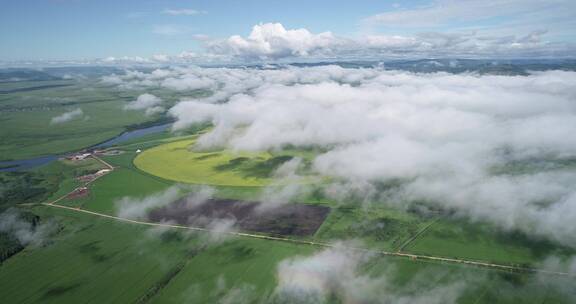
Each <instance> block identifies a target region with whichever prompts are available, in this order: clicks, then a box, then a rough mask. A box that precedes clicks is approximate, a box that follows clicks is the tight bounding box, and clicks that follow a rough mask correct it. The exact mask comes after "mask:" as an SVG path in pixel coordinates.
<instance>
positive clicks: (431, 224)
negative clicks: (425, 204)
mask: <svg viewBox="0 0 576 304" xmlns="http://www.w3.org/2000/svg"><path fill="white" fill-rule="evenodd" d="M439 220H440V218H439V217H438V218H436V219H435V220H433V221H432V222H430V223H428V224H426V226H424V227H423V228H422V229H420V231H418V232H416V234H414V235H413V236H412V237H410V238H409V239H408V240H406V242H404V243H403V244H402V245H400V247H398V250H396V252H402V250H404V248H406V246H408V245H409V244H410V243H412V242H413V241H414V240H416V239H417V238H418V237H419V236H420V235H422V234H423V233H424V232H426V230H428V228H430V227H432V226H433V225H434V224H436V222H438V221H439Z"/></svg>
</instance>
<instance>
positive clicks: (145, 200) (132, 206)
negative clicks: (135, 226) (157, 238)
mask: <svg viewBox="0 0 576 304" xmlns="http://www.w3.org/2000/svg"><path fill="white" fill-rule="evenodd" d="M181 195H182V189H181V188H180V187H178V186H172V187H170V188H168V189H166V190H164V191H162V192H158V193H155V194H153V195H149V196H146V197H139V198H138V197H123V198H122V199H120V200H119V201H117V202H116V214H117V215H118V216H119V217H121V218H125V219H131V220H145V219H147V215H148V212H149V211H150V210H151V209H154V208H158V207H162V206H166V205H168V204H170V203H172V202H174V201H175V200H176V199H178V198H179V197H180V196H181Z"/></svg>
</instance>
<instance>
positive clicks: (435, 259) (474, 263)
mask: <svg viewBox="0 0 576 304" xmlns="http://www.w3.org/2000/svg"><path fill="white" fill-rule="evenodd" d="M42 205H44V206H49V207H54V208H61V209H67V210H70V211H75V212H82V213H86V214H91V215H94V216H99V217H103V218H108V219H112V220H117V221H121V222H126V223H132V224H139V225H146V226H155V227H167V228H175V229H185V230H192V231H200V232H209V233H214V232H215V231H212V230H210V229H206V228H200V227H189V226H182V225H172V224H162V223H150V222H143V221H138V220H132V219H126V218H121V217H117V216H113V215H108V214H103V213H98V212H93V211H88V210H84V209H77V208H74V207H68V206H62V205H55V204H53V203H48V204H42ZM222 233H225V234H229V235H233V236H238V237H248V238H255V239H262V240H271V241H280V242H288V243H294V244H304V245H311V246H317V247H326V248H333V247H335V245H334V244H330V243H323V242H315V241H305V240H298V239H291V238H285V237H274V236H267V235H261V234H251V233H244V232H222ZM346 248H348V249H351V250H357V251H362V252H367V253H376V254H381V255H386V256H395V257H402V258H408V259H410V260H412V261H432V262H441V263H450V264H461V265H468V266H475V267H483V268H489V269H496V270H503V271H511V272H524V273H542V274H549V275H560V276H572V277H574V276H576V274H574V273H568V272H560V271H552V270H546V269H537V268H525V267H519V266H513V265H503V264H496V263H489V262H481V261H471V260H464V259H455V258H446V257H436V256H429V255H419V254H410V253H402V252H391V251H383V250H375V249H367V248H357V247H346Z"/></svg>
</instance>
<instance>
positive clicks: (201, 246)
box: [0, 81, 574, 304]
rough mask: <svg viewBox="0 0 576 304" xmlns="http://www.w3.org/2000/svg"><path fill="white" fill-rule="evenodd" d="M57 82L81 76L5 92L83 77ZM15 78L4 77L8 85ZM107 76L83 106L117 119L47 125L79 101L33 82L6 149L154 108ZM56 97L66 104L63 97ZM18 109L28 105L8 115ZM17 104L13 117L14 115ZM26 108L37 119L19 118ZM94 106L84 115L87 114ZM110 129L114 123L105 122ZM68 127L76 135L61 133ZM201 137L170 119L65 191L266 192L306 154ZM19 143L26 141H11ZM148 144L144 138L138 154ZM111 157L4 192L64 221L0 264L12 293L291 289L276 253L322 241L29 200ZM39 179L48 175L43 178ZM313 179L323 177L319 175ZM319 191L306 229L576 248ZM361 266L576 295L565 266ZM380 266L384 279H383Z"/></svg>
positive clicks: (355, 236) (390, 278)
mask: <svg viewBox="0 0 576 304" xmlns="http://www.w3.org/2000/svg"><path fill="white" fill-rule="evenodd" d="M47 83H48V82H47ZM50 83H52V84H54V85H56V84H66V83H69V84H71V85H72V86H67V87H65V86H61V87H52V88H43V89H39V90H32V91H30V90H28V91H27V90H20V89H25V88H27V87H28V86H31V85H33V84H26V83H20V84H18V85H13V87H12V89H19V90H18V91H17V92H12V93H9V94H3V95H0V100H2V99H3V101H2V103H3V104H5V105H7V106H10V107H18V106H19V101H18V99H14V97H15V96H20V95H22V96H24V95H25V96H28V94H40V93H42V94H47V95H46V96H50V94H53V95H52V97H57V96H62V95H66V94H73V92H72V91H73V89H74V88H75V89H78V88H79V87H78V86H79V85H78V83H77V82H70V81H68V82H66V81H55V82H50ZM5 86H6V88H0V89H6V90H8V89H10V88H9V87H8V85H5ZM82 86H85V84H83V85H82ZM101 89H102V92H101V93H99V94H104V95H106V94H109V95H106V96H107V97H102V99H103V101H101V102H90V101H89V100H90V99H91V98H92V97H94V95H92V97H83V96H84V95H85V92H78V93H77V94H78V95H77V97H78V98H86V100H84V101H86V102H85V104H84V103H82V104H81V105H79V106H80V107H82V109H83V110H84V112H85V113H87V115H89V116H90V117H91V118H90V120H91V119H93V118H96V117H101V116H100V115H111V116H112V117H111V118H110V124H109V125H107V127H106V128H110V129H106V128H104V127H102V128H101V129H98V128H99V126H96V125H92V126H86V128H85V129H83V127H82V126H80V125H76V124H75V123H71V125H70V126H61V128H63V129H61V130H59V132H61V134H64V135H62V137H63V138H62V139H59V138H58V136H57V134H58V132H56V131H54V133H50V132H52V131H46V132H47V133H44V131H43V130H38V128H40V129H42V128H43V127H45V126H46V125H45V123H46V122H49V119H50V118H51V117H52V116H53V115H56V114H58V113H61V112H62V111H63V110H65V109H67V107H68V106H63V105H62V104H61V103H62V100H60V101H58V100H56V99H54V100H40V99H36V97H39V95H36V97H34V98H32V99H30V100H29V102H30V103H29V104H28V106H31V107H32V108H30V109H28V110H25V111H24V110H23V109H20V110H22V111H20V110H19V111H12V110H10V111H7V110H6V109H8V108H4V110H0V115H1V116H0V119H2V123H3V125H4V122H8V121H9V123H8V124H6V126H8V127H9V128H18V127H21V126H26V125H28V126H29V131H26V128H24V130H23V131H22V132H20V133H15V134H9V133H8V132H7V131H4V130H2V131H0V135H1V136H3V137H2V138H3V139H6V141H3V142H2V147H0V149H3V150H0V151H7V154H0V155H8V156H7V157H13V158H21V157H20V156H21V155H25V156H33V155H37V154H39V153H40V154H44V153H47V152H46V151H48V152H50V151H52V152H55V151H65V150H67V149H75V148H76V147H79V146H82V145H88V144H91V143H93V142H94V141H96V140H97V139H98V138H96V137H97V136H96V135H94V137H92V133H94V134H99V135H98V136H100V135H102V134H104V133H106V132H108V131H110V132H111V133H110V134H112V133H114V132H120V131H121V130H123V128H124V127H125V126H126V125H127V124H131V123H138V122H143V121H146V119H147V118H145V117H138V115H136V114H135V116H134V117H132V116H127V115H126V113H124V112H122V111H120V107H121V105H122V102H119V101H118V98H124V99H122V100H127V98H132V97H129V96H123V95H122V94H121V93H110V92H108V93H104V92H105V91H106V90H108V89H107V88H101ZM156 93H157V94H161V92H156ZM115 94H119V95H115ZM108 98H110V99H108ZM66 102H70V101H66ZM50 103H55V104H54V105H53V107H52V105H50ZM37 106H47V107H48V108H49V109H48V110H47V111H51V112H50V113H51V114H50V115H48V114H46V115H44V114H42V113H41V112H42V111H39V110H38V111H37V110H36V108H34V107H37ZM100 106H101V107H102V108H101V109H100V108H99V107H100ZM73 107H76V105H73ZM108 107H112V108H114V107H115V108H114V109H116V112H119V113H120V114H122V115H118V113H110V112H107V111H108V110H107V108H108ZM97 109H100V110H97ZM92 110H94V112H92ZM2 111H3V112H2ZM26 111H29V113H28V112H26ZM98 111H102V112H98ZM89 113H90V114H89ZM17 114H18V115H23V116H20V117H18V116H13V117H12V116H10V115H17ZM43 115H44V116H43ZM114 115H116V116H114ZM120 116H122V117H120ZM10 117H12V118H10ZM39 117H43V118H42V120H43V123H40V122H38V123H36V122H34V119H35V118H39ZM8 118H10V120H4V119H8ZM19 118H22V119H24V120H28V121H24V122H17V121H13V120H17V119H19ZM90 120H87V121H84V122H82V123H87V124H90V123H91V122H90ZM78 124H80V122H78ZM115 128H117V129H115ZM105 129H106V130H108V131H106V132H104V133H101V132H103V131H102V130H105ZM2 132H4V133H2ZM26 132H29V133H26ZM27 134H28V135H27ZM42 134H47V135H46V136H47V138H46V140H45V141H43V140H38V142H39V143H40V145H41V147H40V148H37V147H35V146H33V145H31V143H32V142H33V141H34V138H35V137H41V136H42ZM106 134H107V133H106ZM19 136H20V137H22V138H18V137H19ZM64 136H68V137H70V139H64ZM82 137H87V138H82ZM194 140H195V138H194V137H193V136H184V137H172V135H170V134H167V133H162V134H153V135H148V136H145V137H142V138H140V139H137V140H132V141H131V142H128V143H124V144H122V145H121V146H120V147H119V149H121V150H123V151H124V152H125V153H123V154H121V155H117V156H106V157H104V159H105V160H106V161H108V162H110V163H111V164H112V165H114V166H115V167H116V169H115V170H114V171H113V172H112V173H110V174H108V175H106V176H104V177H102V178H100V179H98V180H96V181H95V182H94V183H93V184H91V185H90V191H91V193H90V195H89V196H88V197H86V198H81V199H75V200H68V199H64V200H62V201H61V202H59V204H62V205H67V206H72V207H80V208H82V209H84V210H88V211H95V212H99V213H103V214H109V215H115V214H116V202H117V201H118V200H120V199H121V198H123V197H139V198H142V197H145V196H147V195H149V194H152V193H157V192H160V191H163V190H165V189H167V188H168V187H170V186H172V185H174V184H176V183H178V182H185V183H191V184H210V185H212V186H213V187H214V188H215V190H216V197H219V198H235V199H244V200H257V199H259V198H260V196H261V193H262V189H263V186H265V185H267V184H268V183H269V182H270V173H271V172H272V171H273V170H274V169H275V168H277V166H278V165H279V164H281V163H282V162H284V161H286V160H288V159H289V158H290V157H292V156H301V157H303V158H304V159H306V158H307V157H308V156H309V155H306V153H304V154H302V153H300V154H299V153H298V152H294V151H287V152H285V153H283V154H278V153H259V154H250V153H246V154H242V153H239V154H234V153H231V152H227V151H220V152H191V151H189V149H188V147H189V146H190V145H191V144H192V143H193V142H194ZM49 142H52V144H51V143H49ZM18 147H21V149H22V150H21V152H22V154H20V153H19V152H18V151H15V150H14V149H17V148H18ZM137 149H142V150H144V152H143V153H140V154H137V153H135V151H136V150H137ZM52 152H50V153H52ZM100 167H101V164H100V163H98V162H95V161H92V160H87V161H82V162H62V161H57V162H53V163H51V164H49V165H47V166H45V167H42V168H38V169H35V170H33V171H31V172H29V173H28V174H30V176H31V177H30V178H31V180H30V181H31V182H30V184H26V185H25V187H28V188H30V187H32V188H34V187H38V188H40V187H41V188H43V189H45V191H42V193H39V194H38V195H34V196H30V197H29V198H28V199H25V200H24V199H11V200H9V201H7V203H6V206H18V208H19V210H23V211H25V212H29V213H30V214H33V215H35V216H38V217H39V218H40V220H41V221H42V222H44V223H47V222H51V223H54V224H55V225H56V226H57V227H58V229H57V230H56V232H55V233H54V234H52V235H50V236H47V239H46V240H47V242H46V243H45V244H44V245H42V246H36V247H35V246H26V247H25V248H24V250H22V251H20V252H19V253H17V254H16V255H14V256H12V257H10V258H8V259H7V260H6V261H4V262H3V263H2V264H1V265H0V299H2V301H3V303H80V302H82V303H84V302H86V303H183V302H184V303H186V302H193V303H217V302H225V301H228V300H236V301H237V302H241V301H245V302H248V303H270V302H272V303H274V302H280V303H281V302H282V301H281V299H278V298H276V295H275V293H274V291H275V288H276V286H277V283H278V275H277V267H278V264H279V263H280V262H281V261H283V260H286V259H288V258H293V257H296V256H309V255H311V254H314V253H315V252H318V251H319V250H322V248H319V247H314V246H309V245H302V244H295V243H287V242H278V241H270V240H261V239H251V238H242V237H230V238H228V239H226V240H224V241H222V242H211V241H209V237H208V236H207V235H206V234H191V233H190V232H185V231H180V230H173V229H164V228H162V229H160V228H157V227H156V228H150V227H147V226H143V225H138V224H131V223H124V222H119V221H115V220H112V219H104V218H101V217H96V216H93V215H89V214H82V213H79V212H74V211H72V210H60V209H57V208H53V207H48V206H43V205H32V203H39V202H50V201H52V200H54V199H56V198H58V197H61V196H62V195H64V194H66V193H68V192H70V191H71V190H72V189H74V188H75V187H78V186H79V185H80V183H79V182H78V181H76V180H75V177H76V176H79V175H82V174H85V173H86V172H90V171H93V170H95V169H98V168H100ZM2 176H3V177H6V179H5V180H3V183H4V181H6V183H8V182H10V183H12V181H14V183H15V184H16V183H20V181H19V180H20V177H16V176H12V175H9V174H5V175H2ZM34 179H38V180H37V181H36V182H34ZM313 187H317V188H318V190H322V185H314V186H313ZM318 192H321V191H313V192H312V193H311V194H310V193H309V194H306V195H302V196H301V197H298V198H297V199H295V200H296V201H297V203H308V204H322V205H325V206H329V207H331V208H332V211H331V212H330V214H329V216H328V218H327V219H326V221H325V222H324V223H323V224H322V226H321V227H320V229H319V231H318V232H317V233H316V234H315V235H313V236H309V237H303V238H301V239H302V240H314V241H319V242H332V241H336V240H355V241H357V242H359V244H361V245H362V246H363V247H366V248H372V249H383V250H389V251H397V250H402V251H404V252H408V253H418V254H424V255H435V256H445V257H456V258H464V259H472V260H483V261H494V262H499V263H504V264H525V265H532V266H538V262H540V261H541V260H542V259H544V258H545V257H547V256H550V255H556V256H568V255H571V254H573V253H574V252H573V251H570V250H568V249H566V248H561V247H559V246H558V245H557V244H550V243H546V242H539V241H533V240H531V239H529V238H527V237H526V236H524V235H522V234H519V233H514V232H502V231H499V230H497V229H494V228H493V227H491V226H489V225H486V224H481V223H476V224H470V223H467V222H466V221H465V220H462V219H457V218H453V217H451V216H449V215H447V214H443V213H432V214H419V213H415V212H411V211H409V210H399V209H398V208H395V207H394V206H390V205H386V204H370V205H369V206H368V205H363V204H361V203H359V202H339V203H336V202H334V201H333V200H330V199H328V198H326V197H323V196H322V195H318V194H317V193H318ZM22 203H24V204H22ZM358 275H359V276H364V277H365V279H374V280H376V282H377V283H378V284H377V285H376V287H375V288H376V289H378V291H382V292H385V293H386V294H395V295H398V296H400V297H403V299H405V300H406V299H410V297H412V296H417V295H418V294H421V293H422V292H423V291H424V292H425V291H427V290H428V289H429V288H434V287H438V286H440V287H442V286H456V287H457V288H461V290H460V289H459V292H461V296H460V297H459V298H458V303H535V304H536V303H570V298H568V297H566V295H565V294H562V293H561V290H559V289H558V288H557V287H555V286H557V285H556V281H557V280H565V279H563V278H551V277H546V278H544V279H542V278H541V277H538V276H532V275H527V274H515V273H505V272H499V271H494V270H487V269H478V268H471V267H465V266H461V265H454V264H441V263H432V262H424V261H419V260H415V261H413V260H409V259H400V258H394V257H385V256H380V255H374V256H373V257H372V258H370V259H369V261H368V262H367V263H366V264H365V265H364V266H363V267H362V269H360V271H359V273H358ZM379 278H385V279H382V280H381V281H378V280H379ZM569 279H570V280H571V279H572V278H569ZM560 286H562V284H560ZM568 286H570V285H568ZM456 287H455V288H456ZM448 291H449V290H442V291H441V292H448ZM334 302H335V303H338V302H341V299H336V298H334ZM412 302H415V301H412ZM407 303H410V301H408V302H407Z"/></svg>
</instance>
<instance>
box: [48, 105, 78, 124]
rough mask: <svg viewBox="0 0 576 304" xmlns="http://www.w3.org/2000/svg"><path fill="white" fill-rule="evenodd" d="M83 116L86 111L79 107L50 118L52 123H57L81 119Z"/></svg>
mask: <svg viewBox="0 0 576 304" xmlns="http://www.w3.org/2000/svg"><path fill="white" fill-rule="evenodd" d="M82 116H84V112H83V111H82V109H80V108H78V109H75V110H71V111H68V112H65V113H62V114H61V115H58V116H54V117H52V119H51V120H50V124H53V125H55V124H61V123H65V122H69V121H71V120H75V119H80V118H82Z"/></svg>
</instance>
